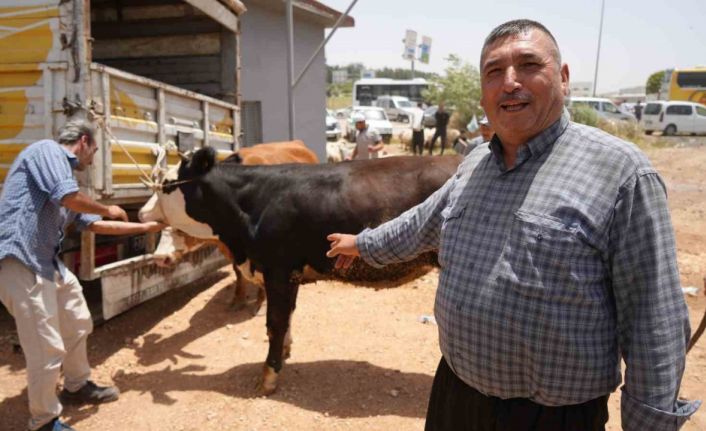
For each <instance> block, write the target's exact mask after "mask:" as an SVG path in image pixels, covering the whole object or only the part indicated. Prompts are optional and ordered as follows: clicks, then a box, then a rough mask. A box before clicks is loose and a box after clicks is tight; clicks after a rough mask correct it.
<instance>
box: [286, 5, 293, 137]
mask: <svg viewBox="0 0 706 431" xmlns="http://www.w3.org/2000/svg"><path fill="white" fill-rule="evenodd" d="M285 1H286V2H287V3H286V6H285V9H286V11H285V12H286V13H285V15H286V19H287V105H288V107H289V139H290V140H293V139H294V13H293V10H292V0H285Z"/></svg>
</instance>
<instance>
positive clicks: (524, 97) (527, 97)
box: [481, 30, 569, 145]
mask: <svg viewBox="0 0 706 431" xmlns="http://www.w3.org/2000/svg"><path fill="white" fill-rule="evenodd" d="M556 49H557V48H556V47H555V46H554V44H553V42H552V40H551V39H550V38H549V36H548V35H546V34H545V33H544V32H541V31H538V30H530V31H528V32H526V33H522V34H519V35H514V36H509V37H506V38H504V39H499V40H496V41H495V42H493V43H492V44H491V45H489V46H488V47H486V49H485V51H484V53H483V55H482V58H481V90H482V96H481V105H482V107H483V109H484V110H485V112H486V113H487V115H488V119H489V120H490V122H491V123H492V124H493V128H494V129H495V133H497V134H498V136H499V137H500V139H501V140H502V141H503V142H504V143H509V144H513V145H520V144H523V143H525V142H526V141H527V140H529V139H531V138H533V137H534V136H536V135H537V134H539V133H540V132H541V131H542V130H544V129H546V128H547V127H549V126H550V125H551V124H552V123H554V122H555V121H556V120H558V119H559V117H560V116H561V113H562V107H563V102H564V96H566V95H567V92H568V88H569V68H568V66H567V65H563V66H559V65H558V64H557V60H556V58H557V57H558V53H556Z"/></svg>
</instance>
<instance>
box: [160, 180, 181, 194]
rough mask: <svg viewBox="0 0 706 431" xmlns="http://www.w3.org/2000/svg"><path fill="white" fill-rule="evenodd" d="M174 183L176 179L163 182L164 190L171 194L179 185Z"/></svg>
mask: <svg viewBox="0 0 706 431" xmlns="http://www.w3.org/2000/svg"><path fill="white" fill-rule="evenodd" d="M173 183H174V180H166V181H165V182H163V183H162V192H163V193H166V194H169V193H171V192H173V191H174V190H176V188H177V186H176V185H175V184H173Z"/></svg>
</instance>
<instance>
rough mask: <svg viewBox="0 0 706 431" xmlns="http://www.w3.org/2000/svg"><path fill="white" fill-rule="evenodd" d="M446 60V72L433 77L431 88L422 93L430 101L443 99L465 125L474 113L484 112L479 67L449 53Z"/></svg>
mask: <svg viewBox="0 0 706 431" xmlns="http://www.w3.org/2000/svg"><path fill="white" fill-rule="evenodd" d="M446 62H447V63H448V65H447V67H446V70H445V72H446V74H445V75H444V76H442V77H437V78H434V79H432V80H431V85H430V86H429V89H428V90H427V91H425V92H424V93H422V94H423V96H424V99H425V100H427V101H429V102H430V103H433V104H438V103H439V102H441V101H443V102H444V103H445V104H446V105H447V106H448V107H449V109H452V110H453V111H454V113H455V116H456V117H457V121H458V123H460V124H461V125H464V126H465V125H466V124H468V122H469V121H470V120H471V117H473V115H474V114H475V115H476V116H478V115H481V114H482V109H481V107H480V94H481V93H480V74H479V73H478V69H476V68H475V67H474V66H472V65H471V64H469V63H467V62H464V61H462V60H461V58H460V57H459V56H457V55H454V54H451V55H449V56H448V57H447V58H446Z"/></svg>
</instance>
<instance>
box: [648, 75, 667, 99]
mask: <svg viewBox="0 0 706 431" xmlns="http://www.w3.org/2000/svg"><path fill="white" fill-rule="evenodd" d="M663 79H664V70H660V71H659V72H655V73H653V74H652V75H650V77H649V78H647V83H646V84H645V93H647V94H654V93H659V89H660V87H661V86H662V80H663Z"/></svg>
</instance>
